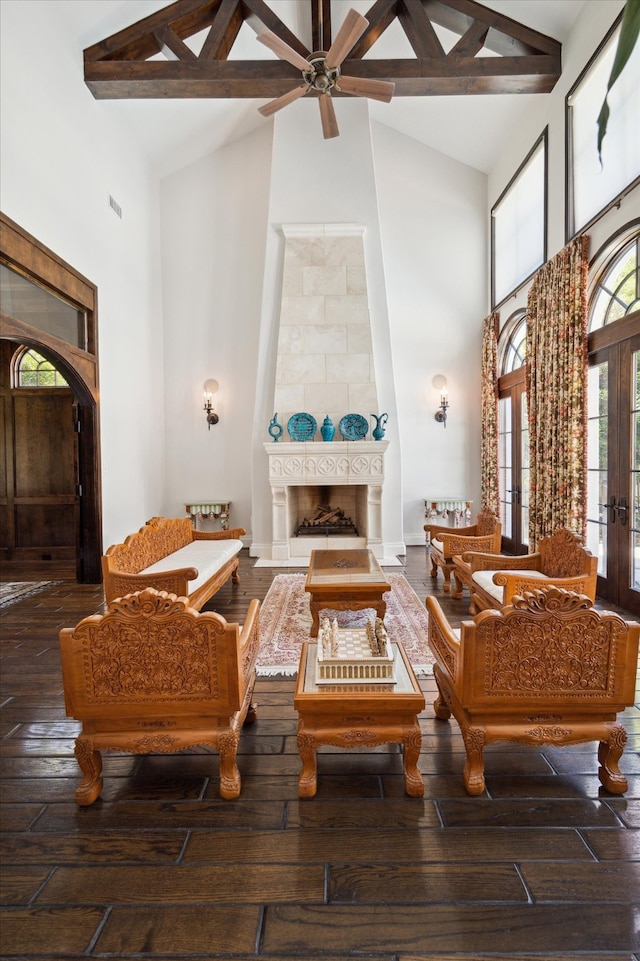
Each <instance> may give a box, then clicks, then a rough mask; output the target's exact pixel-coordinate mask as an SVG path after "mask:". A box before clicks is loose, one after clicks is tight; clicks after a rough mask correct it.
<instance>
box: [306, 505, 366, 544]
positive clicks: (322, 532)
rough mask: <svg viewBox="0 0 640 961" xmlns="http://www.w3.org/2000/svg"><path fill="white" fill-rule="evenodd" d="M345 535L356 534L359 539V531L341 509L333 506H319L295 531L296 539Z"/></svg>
mask: <svg viewBox="0 0 640 961" xmlns="http://www.w3.org/2000/svg"><path fill="white" fill-rule="evenodd" d="M345 534H355V536H356V537H357V536H358V529H357V527H356V525H355V524H354V523H353V521H352V519H351V518H350V517H347V516H346V514H345V512H344V510H343V509H342V508H341V507H332V506H331V504H318V506H317V507H316V508H315V510H314V511H313V512H312V513H311V514H310V515H309V516H308V517H305V518H303V520H302V522H301V523H300V524H298V527H297V530H296V531H295V536H296V537H310V536H311V537H313V536H315V535H317V536H323V537H331V536H332V535H333V536H335V535H343V536H344V535H345Z"/></svg>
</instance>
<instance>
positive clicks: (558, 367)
mask: <svg viewBox="0 0 640 961" xmlns="http://www.w3.org/2000/svg"><path fill="white" fill-rule="evenodd" d="M588 253H589V238H588V237H587V236H583V237H576V238H575V239H574V240H572V241H571V243H569V244H567V246H566V247H564V249H563V250H561V251H560V253H558V254H557V255H556V256H555V257H553V258H552V259H551V260H549V261H547V263H546V264H545V265H544V266H543V267H541V268H540V270H539V271H538V273H537V274H536V276H535V278H534V280H533V282H532V284H531V287H530V289H529V295H528V298H527V351H526V357H527V359H526V364H525V381H526V389H527V400H528V408H529V453H530V500H529V549H530V550H531V551H535V550H536V548H537V545H538V542H539V541H540V538H541V537H546V536H548V535H549V534H552V533H553V531H554V530H556V528H558V527H568V528H569V529H570V530H573V531H575V532H576V533H577V534H579V535H580V536H581V537H582V539H583V540H584V539H585V538H586V521H587V519H586V491H587V452H586V443H587V398H586V389H587V270H588V265H589V261H588Z"/></svg>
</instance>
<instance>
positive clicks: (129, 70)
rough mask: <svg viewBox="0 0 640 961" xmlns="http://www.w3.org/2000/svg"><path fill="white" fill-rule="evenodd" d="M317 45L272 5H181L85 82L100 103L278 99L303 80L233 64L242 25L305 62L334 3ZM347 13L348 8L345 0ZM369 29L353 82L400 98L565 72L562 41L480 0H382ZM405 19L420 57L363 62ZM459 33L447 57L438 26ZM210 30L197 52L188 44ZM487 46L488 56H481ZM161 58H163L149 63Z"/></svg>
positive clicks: (485, 89) (105, 59)
mask: <svg viewBox="0 0 640 961" xmlns="http://www.w3.org/2000/svg"><path fill="white" fill-rule="evenodd" d="M309 2H310V4H311V14H312V37H311V40H312V46H311V48H310V49H309V48H307V47H306V46H305V45H304V43H303V42H302V41H301V40H300V39H299V38H298V37H296V36H295V35H294V34H293V33H292V32H291V31H290V30H289V29H288V28H287V27H286V26H285V25H284V24H283V23H282V21H281V20H280V19H279V18H278V17H277V16H276V14H275V13H274V12H273V11H272V10H271V9H270V7H269V6H268V5H267V3H265V2H264V0H176V2H175V3H171V4H169V6H167V7H165V8H164V9H162V10H159V11H158V12H157V13H154V14H152V15H151V16H149V17H145V18H144V19H143V20H139V21H138V22H137V23H134V24H132V26H130V27H126V28H125V29H124V30H121V31H120V32H119V33H115V34H113V35H112V36H111V37H107V38H106V40H102V41H100V42H99V43H96V44H94V45H93V46H92V47H88V48H87V49H86V50H85V51H84V75H85V81H86V84H87V86H88V87H89V89H90V90H91V92H92V93H93V95H94V97H96V98H97V99H101V100H114V99H127V98H148V99H155V98H158V99H160V98H163V99H164V98H198V97H202V98H207V97H208V98H232V99H241V98H257V99H263V98H271V97H279V96H280V95H281V94H284V93H286V92H287V91H288V90H290V89H291V87H292V85H293V84H294V83H295V82H296V81H298V82H299V80H300V73H299V71H298V70H297V69H296V68H295V67H293V66H291V64H289V63H286V62H284V61H277V60H229V59H227V58H228V56H229V52H230V50H231V48H232V47H233V44H234V42H235V40H236V38H237V36H238V33H239V31H240V28H241V26H242V24H243V22H244V21H247V22H248V23H249V24H250V26H251V27H253V29H254V30H255V31H256V33H259V32H260V31H261V30H262V29H264V28H265V27H266V28H268V29H269V30H271V31H272V32H273V33H275V34H276V35H277V36H278V37H280V38H281V39H282V40H284V42H285V43H287V44H288V45H289V46H290V47H293V49H294V50H296V51H297V52H298V53H300V54H301V55H302V56H303V57H305V58H306V57H307V56H308V55H309V54H310V53H311V52H312V51H317V50H328V48H329V46H330V45H331V35H332V25H331V14H330V3H329V0H325V2H323V0H309ZM344 5H345V8H348V5H347V3H345V4H344ZM366 18H367V20H368V21H369V27H368V28H367V30H366V31H365V33H364V34H363V35H362V37H361V38H360V40H359V41H358V42H357V43H356V45H355V46H354V47H353V49H352V50H351V52H350V53H349V56H348V57H347V58H346V59H345V60H344V61H343V63H342V71H343V73H344V74H345V75H349V76H351V77H361V78H365V79H374V80H390V81H393V82H394V83H395V85H396V86H395V96H396V97H398V96H400V97H416V96H418V97H425V96H443V95H451V94H493V93H513V94H516V93H548V92H549V91H550V90H552V89H553V87H554V86H555V84H556V82H557V80H558V78H559V77H560V72H561V52H562V47H561V44H560V43H558V41H557V40H554V39H552V38H551V37H547V36H545V35H544V34H541V33H538V32H537V31H535V30H531V29H530V28H529V27H525V26H523V25H522V24H521V23H518V22H517V21H515V20H512V19H511V18H509V17H505V16H501V15H500V14H498V13H495V12H494V11H493V10H490V9H488V8H487V7H484V6H482V4H480V3H476V2H474V0H375V2H374V3H373V6H372V7H371V9H370V10H369V12H368V13H367V14H366ZM395 19H397V20H398V22H399V23H400V25H401V27H402V29H403V30H404V32H405V34H406V36H407V38H408V40H409V42H410V44H411V47H412V49H413V51H414V53H415V58H413V59H403V60H376V59H367V60H364V59H363V57H364V55H365V54H366V53H367V52H368V51H369V50H370V49H371V48H372V47H373V45H374V44H375V42H376V40H377V39H378V38H379V37H380V35H381V34H382V33H383V32H384V31H385V30H386V29H387V27H389V25H390V24H391V23H392V22H393V21H394V20H395ZM436 25H439V26H441V27H445V28H446V29H448V30H450V31H452V32H453V33H455V34H457V35H458V36H459V38H460V39H459V40H458V41H457V42H456V43H455V44H454V46H453V48H452V49H451V50H450V51H449V52H448V53H445V51H444V50H443V47H442V44H441V43H440V40H439V38H438V36H437V33H436V31H435V29H434V27H435V26H436ZM203 30H208V33H207V35H206V39H205V41H204V44H203V46H202V49H201V50H200V53H199V54H196V53H194V51H193V50H192V49H191V48H190V47H189V46H188V43H187V41H188V40H189V38H190V37H192V36H193V35H194V34H196V33H199V32H201V31H203ZM481 50H483V51H484V52H485V54H487V53H488V54H490V55H484V56H477V54H478V53H479V52H480V51H481ZM158 54H163V56H164V59H159V60H150V59H149V58H150V57H154V56H157V55H158Z"/></svg>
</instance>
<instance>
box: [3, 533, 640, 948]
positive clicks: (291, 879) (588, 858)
mask: <svg viewBox="0 0 640 961" xmlns="http://www.w3.org/2000/svg"><path fill="white" fill-rule="evenodd" d="M404 560H406V566H405V568H404V570H405V573H406V574H407V577H408V578H409V580H410V582H411V584H412V585H413V587H414V588H415V590H416V592H417V593H418V595H419V596H420V597H424V596H425V595H426V594H427V593H432V592H434V591H435V592H437V593H438V594H439V596H440V597H441V598H442V599H443V606H444V607H445V610H446V612H447V614H448V615H449V617H450V619H451V620H452V621H453V622H454V623H455V624H459V622H460V620H461V619H462V617H463V616H465V615H466V613H467V609H468V603H467V600H466V599H464V600H462V601H456V600H455V599H452V598H447V597H446V596H445V595H442V593H441V590H440V587H441V583H442V582H441V578H439V579H438V583H437V585H435V586H434V583H433V581H432V580H431V578H430V576H429V567H428V564H427V558H426V553H425V550H424V548H418V547H414V548H409V550H408V553H407V556H406V558H404ZM274 573H278V571H275V570H272V569H270V568H258V569H256V568H254V567H253V562H252V560H251V559H250V558H249V557H248V555H247V552H246V551H243V553H242V559H241V575H242V577H241V583H240V585H239V586H237V587H234V586H232V585H231V584H228V585H225V587H224V588H223V589H222V590H221V591H220V593H219V594H218V595H216V597H215V598H214V599H213V601H212V604H211V605H210V607H212V608H213V609H216V610H218V611H219V612H220V613H222V614H223V615H224V616H225V617H227V618H228V619H229V620H242V618H243V616H244V612H245V611H246V609H247V605H248V602H249V600H250V598H251V597H254V596H255V597H260V598H262V597H264V595H265V593H266V591H267V589H268V587H269V585H270V583H271V580H272V577H273V575H274ZM0 574H2V569H0ZM4 576H5V578H9V579H11V580H32V579H33V580H38V579H41V578H42V579H53V580H55V581H58V583H56V584H53V585H51V586H50V587H48V588H47V589H46V590H45V591H43V592H42V593H40V594H37V595H35V596H34V597H32V598H29V599H27V600H23V601H20V602H18V603H16V604H13V605H12V606H10V607H8V608H6V609H4V610H2V611H0V629H1V631H2V699H1V701H0V704H1V712H0V723H1V726H2V727H1V730H2V735H1V740H0V746H1V748H2V772H1V789H2V796H1V800H2V835H1V839H2V850H1V855H2V862H1V863H2V873H1V883H2V898H1V904H2V906H1V908H0V951H1V954H2V958H3V959H9V958H12V959H13V958H21V959H32V961H33V959H38V961H44V959H47V961H51V959H56V958H62V959H64V961H78V959H80V958H113V957H117V958H131V959H133V958H136V959H138V958H144V959H148V958H151V959H163V961H164V959H169V958H171V959H176V958H178V959H187V958H188V959H191V961H200V959H205V958H218V959H234V961H245V959H249V958H269V959H271V961H284V959H288V961H292V959H306V961H320V959H322V961H346V959H349V958H363V957H365V958H368V959H374V961H426V959H429V961H454V959H455V961H462V959H464V961H472V959H473V961H479V959H485V961H486V959H490V958H491V959H502V961H506V959H508V961H523V959H531V961H533V959H541V958H543V959H545V961H569V959H572V961H576V959H580V961H589V959H599V961H631V959H634V961H638V959H639V958H640V942H639V933H638V932H639V931H640V759H639V752H638V747H639V745H640V709H639V705H638V703H636V706H635V707H634V708H631V709H629V710H628V711H627V712H626V713H625V715H624V723H625V726H626V729H627V731H628V733H629V741H628V745H627V750H626V752H625V754H624V756H623V759H622V768H623V770H624V771H625V773H626V774H627V776H628V779H629V791H628V793H627V794H626V795H625V796H624V797H613V796H611V795H607V794H606V793H605V792H604V791H603V790H602V789H601V788H600V785H599V782H598V778H597V775H596V770H597V761H596V748H595V745H591V744H586V745H577V746H572V747H567V748H562V749H554V748H549V747H541V748H540V749H531V748H527V749H525V748H523V747H521V746H519V745H508V744H507V745H494V746H491V747H489V748H488V749H487V750H486V775H487V791H486V793H485V795H484V796H482V797H477V798H470V797H468V796H467V795H466V793H465V791H464V788H463V784H462V776H461V771H462V766H463V748H462V741H461V737H460V732H459V729H458V727H457V725H456V724H455V722H451V723H443V722H440V721H437V720H436V719H435V718H434V717H433V712H432V708H431V703H432V701H433V698H434V696H435V685H434V683H433V680H432V679H431V678H426V679H425V680H424V684H423V686H424V689H425V692H426V696H427V709H426V711H425V712H424V715H422V716H421V719H420V723H421V727H422V731H423V737H424V739H423V748H422V754H421V759H420V769H421V771H422V772H423V774H424V777H425V786H426V791H425V797H424V798H423V799H415V798H408V797H406V796H405V794H404V789H403V778H402V764H401V757H400V755H399V753H398V750H397V748H395V747H394V746H386V745H385V746H384V747H380V748H377V749H375V750H372V751H369V752H366V751H362V752H359V751H358V752H353V751H350V752H347V751H338V750H336V749H335V748H323V749H322V751H321V755H320V757H319V784H318V794H317V796H316V798H314V799H310V800H304V801H303V800H299V799H298V796H297V775H298V771H299V767H300V762H299V758H298V754H297V749H296V715H295V712H294V710H293V703H292V701H293V688H294V681H293V680H292V679H283V678H275V679H274V678H270V679H260V680H259V681H258V684H257V687H256V699H257V702H258V720H257V721H256V723H255V725H253V726H252V727H250V728H247V729H246V732H245V733H244V734H243V736H242V740H241V747H240V755H239V766H240V770H241V774H242V795H241V797H240V799H239V800H237V801H224V800H221V799H220V797H219V792H218V776H217V775H218V761H217V757H216V756H215V755H214V754H210V753H208V752H206V751H199V752H198V751H195V752H189V753H185V754H181V755H176V756H159V755H154V756H148V757H128V756H124V755H107V756H106V757H105V788H104V792H103V795H102V798H101V799H100V800H98V801H97V802H96V803H95V804H94V805H92V806H91V807H89V808H78V807H77V806H76V804H75V802H74V800H73V797H74V790H75V788H76V786H77V784H78V783H79V780H80V778H79V770H78V768H77V765H76V762H75V759H74V755H73V742H74V737H75V734H76V731H77V725H76V722H74V721H73V720H70V719H67V718H66V717H65V712H64V701H63V694H62V682H61V674H60V665H59V657H58V649H57V638H58V631H59V630H60V628H61V627H67V626H72V625H73V624H75V623H76V622H77V621H78V620H80V618H81V617H83V616H86V615H87V614H89V613H93V612H96V611H100V610H102V609H103V594H102V588H101V587H100V586H89V585H77V584H76V583H75V581H74V579H73V573H72V571H70V570H65V569H64V568H59V567H52V565H51V564H47V565H43V566H42V567H41V568H40V569H37V568H30V569H29V570H24V569H23V570H20V571H16V570H15V568H14V569H13V570H11V571H9V570H8V569H7V568H6V567H5V569H4Z"/></svg>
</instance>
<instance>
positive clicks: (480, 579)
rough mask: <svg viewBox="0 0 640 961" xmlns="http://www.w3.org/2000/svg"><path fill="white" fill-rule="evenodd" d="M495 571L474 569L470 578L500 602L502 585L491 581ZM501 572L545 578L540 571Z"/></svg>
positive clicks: (502, 595)
mask: <svg viewBox="0 0 640 961" xmlns="http://www.w3.org/2000/svg"><path fill="white" fill-rule="evenodd" d="M497 573H498V572H497V571H475V572H474V573H473V574H472V575H471V580H472V581H474V582H475V583H476V584H477V585H478V587H481V588H482V589H483V590H484V591H485V592H486V593H487V594H491V596H492V597H495V599H496V600H497V601H498V603H499V604H502V599H503V597H504V587H502V586H501V585H500V584H494V583H493V575H494V574H497ZM500 573H501V574H516V575H517V574H524V575H525V576H526V577H530V578H532V579H533V578H537V579H538V580H543V581H546V580H547V575H546V574H543V573H542V571H528V570H527V571H501V572H500Z"/></svg>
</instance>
